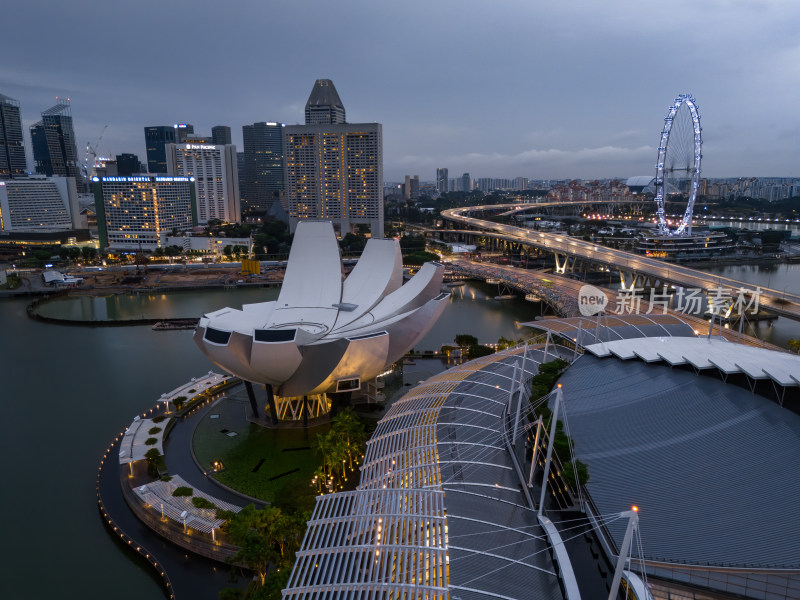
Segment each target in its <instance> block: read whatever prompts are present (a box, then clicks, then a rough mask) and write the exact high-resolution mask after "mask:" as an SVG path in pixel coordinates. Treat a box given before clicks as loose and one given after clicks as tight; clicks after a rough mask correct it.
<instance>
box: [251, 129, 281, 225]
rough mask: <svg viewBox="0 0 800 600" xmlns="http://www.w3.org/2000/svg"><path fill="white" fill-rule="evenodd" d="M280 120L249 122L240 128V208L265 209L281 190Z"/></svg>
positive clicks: (255, 211)
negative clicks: (241, 152) (241, 154)
mask: <svg viewBox="0 0 800 600" xmlns="http://www.w3.org/2000/svg"><path fill="white" fill-rule="evenodd" d="M284 127H285V125H284V124H283V123H275V122H267V123H263V122H262V123H253V124H252V125H244V126H243V127H242V139H243V141H244V158H243V160H244V173H243V175H244V176H243V179H242V180H241V185H242V210H243V211H244V213H246V214H247V213H265V212H268V211H269V210H270V209H271V208H272V205H273V203H274V202H276V201H278V200H279V199H280V198H281V196H282V194H283V191H284V184H283V170H284V149H283V128H284Z"/></svg>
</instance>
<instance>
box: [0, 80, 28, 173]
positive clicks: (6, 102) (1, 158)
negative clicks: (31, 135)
mask: <svg viewBox="0 0 800 600" xmlns="http://www.w3.org/2000/svg"><path fill="white" fill-rule="evenodd" d="M27 170H28V163H27V161H26V160H25V146H24V145H23V141H22V118H21V117H20V112H19V102H17V101H16V100H14V99H13V98H9V97H8V96H4V95H3V94H0V179H11V178H13V177H20V176H24V175H25V174H26V172H27Z"/></svg>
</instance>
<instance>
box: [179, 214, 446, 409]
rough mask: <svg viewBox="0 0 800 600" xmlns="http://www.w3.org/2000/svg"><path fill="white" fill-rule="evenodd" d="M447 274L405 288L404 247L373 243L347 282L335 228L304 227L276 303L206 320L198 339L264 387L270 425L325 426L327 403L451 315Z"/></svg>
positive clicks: (427, 275)
mask: <svg viewBox="0 0 800 600" xmlns="http://www.w3.org/2000/svg"><path fill="white" fill-rule="evenodd" d="M443 274H444V267H443V266H442V265H439V264H436V263H427V264H425V265H424V266H423V267H422V268H421V269H420V270H419V271H418V272H417V274H416V275H414V276H413V277H412V278H411V279H410V281H408V282H406V283H405V284H404V283H403V263H402V256H401V253H400V245H399V243H398V242H397V241H396V240H391V239H370V240H369V241H368V242H367V245H366V248H365V249H364V252H363V254H362V255H361V258H360V259H359V261H358V263H357V264H356V266H355V267H354V268H353V269H352V271H351V272H350V273H349V274H348V275H347V276H346V277H345V276H344V269H343V266H342V260H341V255H340V251H339V245H338V243H337V240H336V235H335V233H334V230H333V226H332V225H331V224H330V222H322V221H320V222H317V221H304V222H301V223H299V224H298V227H297V231H296V233H295V237H294V242H293V244H292V249H291V252H290V254H289V262H288V265H287V267H286V275H285V277H284V281H283V285H282V287H281V291H280V295H279V296H278V300H277V301H273V302H260V303H256V304H245V305H244V306H242V308H241V309H236V308H223V309H221V310H217V311H215V312H212V313H208V314H205V315H203V317H202V318H201V319H200V322H199V324H198V326H197V329H196V330H195V334H194V340H195V342H196V343H197V345H198V346H199V347H200V349H201V350H202V351H203V353H204V354H205V355H206V356H208V358H209V359H210V360H212V361H213V362H214V363H215V364H217V365H219V366H220V367H221V368H223V369H225V370H226V371H228V372H230V373H232V374H233V375H236V376H237V377H240V378H241V379H243V380H244V381H245V382H246V387H247V389H248V394H249V396H250V401H251V405H252V407H253V411H254V412H255V413H256V415H257V414H258V411H257V404H256V399H255V396H254V389H253V384H257V385H259V386H263V387H264V389H265V390H266V394H267V404H268V406H269V410H270V413H271V416H272V420H273V421H277V420H279V419H280V420H292V419H300V418H308V417H312V418H313V417H318V416H321V415H323V414H325V413H327V412H328V411H329V410H330V405H331V399H330V396H329V394H331V393H336V392H352V391H356V390H359V389H361V388H362V386H364V385H366V383H367V382H369V381H370V380H373V379H374V378H375V377H376V376H377V375H379V374H380V373H382V372H383V371H384V370H385V369H386V368H387V367H388V366H389V365H391V364H392V363H394V362H395V361H397V360H399V359H400V358H402V356H403V355H404V354H405V353H406V352H407V351H408V350H409V349H410V348H412V347H414V345H415V344H416V343H417V342H418V341H419V340H420V339H421V338H422V337H423V336H425V334H426V333H428V331H429V330H430V328H431V327H432V325H433V324H434V322H435V321H436V319H437V318H438V317H439V315H440V314H441V312H442V311H443V310H444V307H445V306H446V302H447V300H448V297H449V294H446V293H442V292H441V289H442V277H443Z"/></svg>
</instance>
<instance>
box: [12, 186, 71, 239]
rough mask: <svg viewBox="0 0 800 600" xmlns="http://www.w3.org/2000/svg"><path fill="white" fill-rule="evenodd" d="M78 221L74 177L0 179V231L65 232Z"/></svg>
mask: <svg viewBox="0 0 800 600" xmlns="http://www.w3.org/2000/svg"><path fill="white" fill-rule="evenodd" d="M79 222H80V216H79V207H78V190H77V187H76V185H75V178H74V177H31V178H29V179H11V180H8V181H0V231H6V232H11V231H15V232H46V231H59V230H61V231H65V230H70V229H77V228H78V227H79Z"/></svg>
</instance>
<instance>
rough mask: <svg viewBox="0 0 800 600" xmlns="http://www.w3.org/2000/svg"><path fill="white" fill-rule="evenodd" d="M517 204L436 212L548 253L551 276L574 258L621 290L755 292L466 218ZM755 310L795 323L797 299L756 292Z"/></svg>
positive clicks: (570, 240) (799, 312) (558, 237)
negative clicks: (607, 275) (606, 274)
mask: <svg viewBox="0 0 800 600" xmlns="http://www.w3.org/2000/svg"><path fill="white" fill-rule="evenodd" d="M514 207H519V205H518V204H503V205H492V206H471V207H466V208H454V209H449V210H446V211H443V212H442V218H443V219H445V220H446V221H449V222H451V223H455V224H457V225H459V226H460V228H462V229H466V230H468V231H469V232H475V233H478V234H480V235H485V236H491V237H494V238H497V239H501V240H504V241H506V242H509V243H511V244H519V245H521V246H528V247H533V248H538V249H540V250H545V251H549V252H552V253H553V256H554V258H555V266H556V272H557V273H564V272H565V271H567V270H568V263H569V261H570V260H573V261H574V260H575V259H579V260H582V261H584V262H587V263H590V264H594V265H597V266H604V267H611V268H613V269H614V270H617V271H619V273H620V277H621V282H622V285H623V287H624V288H626V289H631V288H632V287H641V285H640V284H642V285H649V286H653V287H660V286H661V285H674V286H676V287H683V288H690V289H700V290H704V291H705V292H706V293H708V294H713V293H714V292H715V291H716V290H717V289H718V288H722V289H723V290H727V291H733V292H734V294H735V293H738V291H739V290H747V291H748V293H747V294H746V295H749V296H750V297H752V295H754V294H755V291H754V290H753V286H752V284H749V283H746V282H744V281H739V280H736V279H732V278H730V277H722V276H720V275H712V274H710V273H705V272H703V271H698V270H697V269H692V268H690V267H685V266H683V265H676V264H672V263H667V262H664V261H661V260H657V259H654V258H648V257H646V256H641V255H638V254H632V253H630V252H625V251H623V250H615V249H613V248H607V247H605V246H600V245H598V244H594V243H592V242H587V241H585V240H582V239H578V238H574V237H570V236H568V235H564V234H560V233H547V232H543V231H531V230H529V229H525V228H522V227H516V226H514V225H505V224H503V223H495V222H493V221H487V220H485V219H480V218H477V217H473V216H471V213H474V212H479V211H504V210H505V211H508V210H511V209H513V208H514ZM759 289H760V293H759V295H758V296H759V297H758V303H759V310H761V309H763V310H766V311H768V312H770V313H773V314H776V315H779V316H782V317H786V318H789V319H794V320H796V321H800V295H798V294H796V293H794V292H789V291H787V290H776V289H771V288H764V287H762V288H759Z"/></svg>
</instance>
